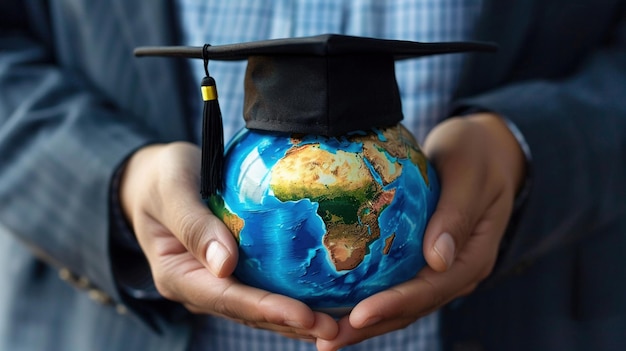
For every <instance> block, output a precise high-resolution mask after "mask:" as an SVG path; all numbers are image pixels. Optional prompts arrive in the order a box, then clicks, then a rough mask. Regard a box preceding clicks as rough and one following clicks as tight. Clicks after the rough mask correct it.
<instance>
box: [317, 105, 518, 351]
mask: <svg viewBox="0 0 626 351" xmlns="http://www.w3.org/2000/svg"><path fill="white" fill-rule="evenodd" d="M424 151H425V153H426V154H427V155H429V157H430V160H431V161H432V163H433V165H434V166H435V168H436V169H437V171H438V175H439V180H440V182H441V197H440V199H439V203H438V205H437V209H436V211H435V213H434V214H433V216H432V218H431V219H430V222H429V223H428V226H427V228H426V232H425V234H424V256H425V258H426V261H427V263H428V266H427V267H425V268H424V269H422V270H421V271H420V272H419V273H418V275H417V276H416V277H415V278H414V279H411V280H409V281H407V282H405V283H402V284H400V285H397V286H394V287H392V288H390V289H388V290H385V291H383V292H380V293H378V294H375V295H373V296H371V297H369V298H367V299H365V300H363V301H361V302H360V303H359V304H358V305H356V306H355V307H354V309H353V310H352V312H351V313H350V315H348V316H346V317H343V318H342V319H341V320H340V321H339V334H338V335H337V337H336V338H334V339H332V340H322V339H318V341H317V348H318V350H320V351H329V350H337V349H339V348H340V347H343V346H346V345H351V344H355V343H358V342H360V341H363V340H365V339H369V338H371V337H374V336H377V335H381V334H384V333H388V332H391V331H394V330H397V329H402V328H404V327H406V326H408V325H409V324H411V323H413V322H415V321H416V320H417V319H419V318H421V317H423V316H425V315H427V314H429V313H432V312H433V311H435V310H437V309H439V308H440V307H442V306H443V305H445V304H446V303H448V302H450V301H452V300H454V299H455V298H457V297H460V296H463V295H467V294H469V293H470V292H472V291H473V290H474V289H475V288H476V286H477V285H478V283H480V282H481V281H482V280H484V279H485V278H486V277H487V276H488V275H489V274H490V273H491V271H492V269H493V266H494V264H495V261H496V258H497V254H498V248H499V245H500V241H501V239H502V236H503V234H504V231H505V229H506V227H507V224H508V221H509V218H510V215H511V212H512V209H513V201H514V198H515V194H516V193H517V191H518V189H519V188H520V186H521V184H522V182H523V180H524V177H525V158H524V154H523V153H522V151H521V149H520V146H519V144H518V142H517V140H516V139H515V137H514V136H513V135H512V134H511V132H510V131H509V129H508V128H507V126H506V124H505V122H504V121H503V120H502V118H500V117H499V116H497V115H495V114H490V113H481V114H475V115H470V116H465V117H459V118H451V119H449V120H446V121H445V122H443V123H441V124H440V125H438V126H437V127H435V128H434V129H433V131H432V132H431V133H430V134H429V135H428V137H427V139H426V142H425V143H424Z"/></svg>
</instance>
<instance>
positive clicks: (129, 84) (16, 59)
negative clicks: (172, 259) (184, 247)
mask: <svg viewBox="0 0 626 351" xmlns="http://www.w3.org/2000/svg"><path fill="white" fill-rule="evenodd" d="M484 3H485V10H484V11H483V16H482V19H481V21H480V23H479V25H478V29H477V33H476V38H477V39H482V40H491V41H495V42H497V43H498V44H499V45H500V50H499V52H498V53H497V54H495V55H484V54H482V55H481V54H479V55H474V56H472V58H471V59H470V60H468V62H467V64H466V67H465V70H464V75H463V79H462V84H461V87H460V89H459V91H458V92H457V107H458V109H459V110H463V109H466V108H478V109H487V110H493V111H496V112H498V113H501V114H503V115H505V116H507V117H508V118H509V119H510V120H512V121H513V122H514V123H515V124H516V125H517V126H518V127H519V129H520V130H521V132H522V133H523V134H524V136H525V138H526V140H527V142H528V144H529V146H530V149H531V151H532V168H531V179H532V184H531V185H530V192H529V193H528V196H527V197H526V198H525V201H524V203H523V204H522V205H521V207H520V208H519V210H518V211H517V212H516V215H515V216H514V218H513V220H512V223H511V225H510V228H509V232H508V233H507V235H506V237H505V240H504V242H503V244H502V252H501V255H500V258H499V262H498V264H497V266H496V269H495V271H494V273H493V274H492V276H491V277H490V278H489V279H488V280H486V281H485V282H484V283H483V284H481V286H480V287H479V288H478V290H477V291H476V292H475V293H473V294H472V295H471V296H469V297H467V298H464V299H460V300H458V301H455V302H453V303H452V304H450V305H449V306H448V307H447V308H445V309H444V317H443V321H442V328H443V329H442V331H443V336H444V341H445V343H446V349H450V350H481V349H487V350H527V349H530V350H551V349H556V348H558V349H566V350H577V349H580V350H587V349H590V348H591V347H594V348H595V349H599V350H613V349H623V347H624V345H626V333H625V332H624V330H626V299H625V298H623V296H626V279H625V278H626V261H625V257H626V213H625V212H626V200H625V199H626V187H625V182H626V161H625V160H626V98H625V97H626V2H625V1H621V0H602V1H597V0H595V1H592V0H580V1H576V2H574V1H566V0H563V1H558V0H541V1H539V0H535V1H532V0H527V1H516V2H512V1H496V0H485V1H484ZM172 7H173V6H172V4H171V3H170V2H168V1H165V0H159V1H150V2H148V1H138V0H110V1H104V0H91V1H87V0H58V1H50V2H46V1H35V0H33V1H28V2H24V1H18V0H14V1H13V0H8V1H4V2H3V3H2V4H1V5H0V262H2V263H3V264H0V271H1V273H0V280H2V281H0V287H1V288H0V349H2V350H99V349H101V350H169V351H171V350H183V349H185V347H186V345H187V343H188V341H189V333H190V330H191V325H192V323H193V316H190V315H189V314H188V313H186V312H185V311H182V310H181V308H180V306H177V305H175V304H170V303H167V302H164V301H162V300H159V299H138V298H136V296H133V295H132V294H129V293H128V292H127V291H122V290H120V286H119V282H120V280H121V279H124V277H123V276H121V275H120V270H119V269H118V268H119V267H120V266H121V265H122V264H123V265H124V267H125V268H126V271H127V272H128V271H130V272H131V273H133V274H134V273H137V272H141V270H142V269H145V268H146V266H145V260H143V258H142V257H141V255H140V254H139V253H137V252H132V251H130V252H127V251H126V249H125V248H124V247H122V246H121V245H118V243H115V242H112V240H111V238H112V237H113V236H112V235H111V234H112V233H111V230H112V228H113V226H112V225H111V221H110V217H111V213H110V212H111V209H110V208H109V207H110V206H109V203H110V191H109V189H110V187H111V180H112V179H113V178H114V177H113V175H114V173H115V171H116V170H117V169H118V167H119V166H120V165H121V164H122V163H123V162H124V160H125V158H126V157H128V155H130V154H131V153H132V151H133V150H135V149H136V148H138V147H140V146H141V145H144V144H146V143H152V142H168V141H173V140H188V139H190V135H191V131H190V128H189V126H188V125H186V119H185V118H181V117H180V116H182V115H184V107H183V103H182V98H181V96H182V94H181V92H182V91H183V90H184V89H183V87H181V86H180V82H181V81H183V80H184V79H185V78H186V77H187V76H186V74H187V72H186V71H185V70H184V69H183V67H184V66H183V65H182V64H181V62H176V61H173V60H163V59H158V58H153V59H142V60H141V61H138V60H136V59H135V58H133V57H132V55H131V52H132V49H133V48H134V47H136V46H139V45H167V44H175V43H176V37H177V35H176V30H175V28H176V26H175V25H174V19H175V16H174V15H173V11H172ZM129 257H130V258H129ZM137 274H139V273H137ZM131 275H132V274H131ZM137 289H139V290H141V289H150V284H149V279H148V283H147V284H145V285H144V286H137ZM619 345H622V347H621V348H620V347H619Z"/></svg>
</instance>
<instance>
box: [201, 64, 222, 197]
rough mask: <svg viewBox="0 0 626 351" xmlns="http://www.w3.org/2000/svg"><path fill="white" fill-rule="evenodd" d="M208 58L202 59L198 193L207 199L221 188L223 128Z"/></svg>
mask: <svg viewBox="0 0 626 351" xmlns="http://www.w3.org/2000/svg"><path fill="white" fill-rule="evenodd" d="M207 64H208V60H206V59H205V61H204V68H205V72H206V77H204V78H203V79H202V86H201V89H202V100H204V110H203V112H202V164H201V169H200V195H201V196H202V198H203V199H205V200H206V199H208V198H210V197H211V196H213V195H217V193H218V192H219V191H221V190H222V188H223V184H224V182H223V179H222V174H223V169H224V128H223V125H222V111H221V110H220V104H219V102H218V101H217V87H216V85H215V80H214V79H213V78H212V77H210V76H209V72H208V68H207Z"/></svg>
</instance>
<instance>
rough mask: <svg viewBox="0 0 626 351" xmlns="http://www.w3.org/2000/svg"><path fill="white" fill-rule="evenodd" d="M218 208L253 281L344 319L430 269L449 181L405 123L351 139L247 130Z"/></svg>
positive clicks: (246, 278) (231, 153)
mask: <svg viewBox="0 0 626 351" xmlns="http://www.w3.org/2000/svg"><path fill="white" fill-rule="evenodd" d="M225 162H226V163H225V174H224V190H223V191H222V192H221V193H220V194H219V195H218V196H214V197H212V198H211V199H209V202H208V205H209V207H210V208H211V210H212V211H213V212H214V213H215V214H216V215H217V216H218V217H220V218H221V219H222V221H223V222H224V223H225V224H226V225H227V226H228V227H229V229H230V230H231V231H232V232H233V235H234V236H235V237H236V239H237V241H238V243H239V262H238V265H237V268H236V270H235V276H236V277H237V278H238V279H239V280H241V281H242V282H243V283H245V284H248V285H251V286H254V287H258V288H261V289H265V290H268V291H271V292H275V293H279V294H283V295H287V296H290V297H293V298H295V299H298V300H300V301H303V302H304V303H306V304H307V305H309V306H310V307H311V308H313V309H315V310H322V311H327V312H331V313H334V314H343V313H345V312H347V311H349V310H350V309H351V308H352V307H353V306H354V305H355V304H357V303H358V302H359V301H361V300H363V299H364V298H366V297H368V296H370V295H372V294H375V293H377V292H379V291H382V290H385V289H387V288H389V287H391V286H393V285H396V284H398V283H402V282H404V281H406V280H408V279H410V278H413V277H414V276H415V275H416V273H417V272H418V271H419V270H420V269H421V268H423V267H424V265H425V261H424V257H423V254H422V239H423V233H424V229H425V227H426V224H427V222H428V219H429V218H430V216H431V214H432V213H433V211H434V209H435V206H436V203H437V200H438V198H439V192H440V190H439V184H438V180H437V176H436V174H435V171H434V169H433V167H432V166H431V165H430V164H429V163H428V161H427V159H426V157H425V156H424V154H423V153H422V152H421V150H420V148H419V146H418V144H417V142H416V141H415V139H414V138H413V136H412V135H411V134H410V133H409V132H408V130H407V129H406V128H404V127H403V126H402V125H400V124H398V125H396V126H394V127H391V128H386V129H373V130H370V131H359V132H354V133H350V134H347V135H345V136H341V137H323V136H317V135H289V134H283V133H270V132H262V131H251V130H247V129H244V130H242V131H241V132H240V133H239V134H238V135H237V136H236V137H235V138H234V139H233V140H232V141H231V142H230V143H229V145H228V146H227V149H226V155H225Z"/></svg>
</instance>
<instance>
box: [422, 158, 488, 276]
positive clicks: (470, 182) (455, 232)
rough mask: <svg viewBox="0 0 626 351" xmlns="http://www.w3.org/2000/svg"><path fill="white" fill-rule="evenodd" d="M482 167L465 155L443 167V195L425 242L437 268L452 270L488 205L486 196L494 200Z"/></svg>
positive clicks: (428, 258) (430, 261)
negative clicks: (488, 189) (472, 163)
mask: <svg viewBox="0 0 626 351" xmlns="http://www.w3.org/2000/svg"><path fill="white" fill-rule="evenodd" d="M479 167H480V166H476V165H470V164H468V162H467V159H465V158H463V159H462V160H460V161H456V160H455V161H453V160H447V161H446V162H442V164H441V165H440V166H439V177H440V182H441V194H440V197H439V201H438V203H437V208H436V210H435V212H434V213H433V215H432V216H431V218H430V220H429V223H428V225H427V227H426V231H425V232H424V241H423V247H424V249H423V250H424V257H425V259H426V262H427V263H428V265H429V266H430V267H431V268H432V269H434V270H435V271H438V272H443V271H446V270H448V269H450V267H451V266H452V263H453V262H454V259H455V257H456V256H457V254H458V252H459V251H460V250H461V249H462V248H463V246H464V245H465V242H466V241H467V239H468V238H469V236H470V235H471V233H472V229H473V228H474V226H475V225H476V223H477V222H478V220H479V219H480V218H481V216H482V214H483V211H484V210H485V208H486V207H487V205H488V203H487V199H486V197H489V200H490V199H491V194H490V193H489V192H488V191H487V190H486V189H485V184H484V178H485V175H484V172H483V171H482V170H481V169H479Z"/></svg>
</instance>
